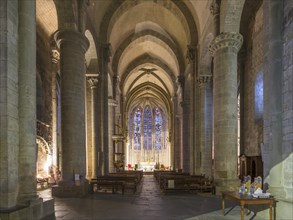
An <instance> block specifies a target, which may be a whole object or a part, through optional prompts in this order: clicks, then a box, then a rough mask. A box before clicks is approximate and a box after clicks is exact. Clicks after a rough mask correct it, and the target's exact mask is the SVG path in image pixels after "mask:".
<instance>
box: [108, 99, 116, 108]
mask: <svg viewBox="0 0 293 220" xmlns="http://www.w3.org/2000/svg"><path fill="white" fill-rule="evenodd" d="M117 105H118V102H117V101H116V100H114V99H110V98H109V99H108V106H112V107H116V106H117Z"/></svg>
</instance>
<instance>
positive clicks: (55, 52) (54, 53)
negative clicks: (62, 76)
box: [51, 49, 60, 64]
mask: <svg viewBox="0 0 293 220" xmlns="http://www.w3.org/2000/svg"><path fill="white" fill-rule="evenodd" d="M51 60H52V63H55V64H57V63H58V62H59V60H60V53H59V51H58V50H57V49H52V50H51Z"/></svg>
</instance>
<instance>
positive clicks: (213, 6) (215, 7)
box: [210, 0, 220, 16]
mask: <svg viewBox="0 0 293 220" xmlns="http://www.w3.org/2000/svg"><path fill="white" fill-rule="evenodd" d="M210 11H211V14H212V15H213V16H215V15H219V14H220V6H219V4H218V3H217V2H216V0H214V1H213V2H212V3H211V6H210Z"/></svg>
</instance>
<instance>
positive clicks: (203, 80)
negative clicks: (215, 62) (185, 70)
mask: <svg viewBox="0 0 293 220" xmlns="http://www.w3.org/2000/svg"><path fill="white" fill-rule="evenodd" d="M212 79H213V76H212V75H200V76H199V77H198V78H197V82H198V85H199V87H203V86H206V85H207V84H209V83H211V82H212Z"/></svg>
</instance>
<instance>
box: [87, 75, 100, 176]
mask: <svg viewBox="0 0 293 220" xmlns="http://www.w3.org/2000/svg"><path fill="white" fill-rule="evenodd" d="M98 76H99V74H86V77H87V80H88V82H89V84H90V87H91V104H92V106H91V113H92V118H91V119H92V121H91V125H92V136H91V137H92V146H91V148H92V178H96V177H97V167H98V164H99V158H98V156H97V147H98V146H97V143H98V133H97V124H98V123H97V119H98V118H99V117H98V115H97V114H98V111H97V110H98V106H97V104H98V103H97V101H98V97H97V95H98V89H97V86H98Z"/></svg>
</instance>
